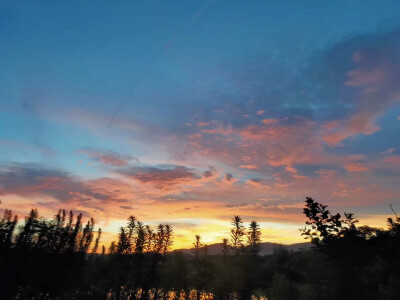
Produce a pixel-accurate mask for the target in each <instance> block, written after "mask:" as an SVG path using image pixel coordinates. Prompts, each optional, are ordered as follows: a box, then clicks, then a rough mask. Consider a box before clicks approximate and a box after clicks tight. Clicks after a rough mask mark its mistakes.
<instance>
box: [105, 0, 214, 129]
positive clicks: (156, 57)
mask: <svg viewBox="0 0 400 300" xmlns="http://www.w3.org/2000/svg"><path fill="white" fill-rule="evenodd" d="M215 1H216V0H209V1H207V2H206V4H205V5H204V6H202V7H201V8H200V9H198V10H197V11H196V12H195V13H194V14H193V16H192V17H191V18H190V20H189V21H188V22H186V24H185V25H184V26H182V29H181V30H179V31H178V32H177V33H175V34H174V35H172V37H171V38H170V39H169V40H168V42H167V43H165V45H164V46H163V47H162V48H161V50H160V52H158V53H157V54H156V55H154V57H153V59H152V60H151V61H150V63H149V64H148V65H147V66H146V68H145V69H144V71H143V73H142V74H140V76H139V77H138V78H137V79H136V80H135V81H134V82H133V84H132V86H131V88H130V89H129V90H128V92H127V93H126V95H125V96H124V97H123V99H122V100H121V101H120V103H119V105H118V107H117V109H116V110H115V111H114V114H113V116H112V118H111V120H110V122H109V123H108V128H111V126H112V125H113V123H114V121H115V119H116V117H117V115H118V113H119V111H120V110H121V108H122V107H123V106H124V104H125V102H126V100H127V99H128V97H129V96H130V95H131V94H132V93H133V92H134V91H135V89H136V88H137V87H138V86H139V85H140V83H141V82H142V81H143V80H144V79H145V78H146V76H147V75H148V74H149V73H150V71H151V69H152V68H153V67H154V65H155V64H156V62H157V61H158V60H159V58H160V57H161V56H162V55H163V54H164V53H165V52H167V51H168V50H169V49H170V48H171V47H172V45H173V44H174V43H175V42H176V40H177V39H178V38H179V36H180V35H181V33H182V31H183V30H184V29H186V28H188V27H190V26H191V25H193V23H194V22H195V21H196V20H197V19H198V18H200V17H201V16H202V15H203V14H204V13H205V12H206V11H207V9H208V8H209V7H210V6H211V5H212V4H213V3H214V2H215Z"/></svg>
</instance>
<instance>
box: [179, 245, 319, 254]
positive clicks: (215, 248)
mask: <svg viewBox="0 0 400 300" xmlns="http://www.w3.org/2000/svg"><path fill="white" fill-rule="evenodd" d="M260 246H261V250H260V253H259V254H260V255H270V254H272V253H273V252H274V250H275V249H277V248H279V247H283V248H284V249H286V250H288V251H299V250H301V249H308V248H310V247H312V244H311V243H310V242H305V243H296V244H291V245H283V244H278V243H261V244H260ZM174 251H180V252H182V253H184V254H190V255H193V254H194V253H193V249H176V250H174ZM221 252H222V243H216V244H210V245H208V254H210V255H216V254H221Z"/></svg>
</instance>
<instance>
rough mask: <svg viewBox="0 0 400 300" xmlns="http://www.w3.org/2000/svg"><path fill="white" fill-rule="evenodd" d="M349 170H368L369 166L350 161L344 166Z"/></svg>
mask: <svg viewBox="0 0 400 300" xmlns="http://www.w3.org/2000/svg"><path fill="white" fill-rule="evenodd" d="M344 168H345V169H346V170H347V172H364V171H368V168H367V166H366V165H365V164H363V163H349V164H346V165H345V166H344Z"/></svg>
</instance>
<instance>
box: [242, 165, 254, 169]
mask: <svg viewBox="0 0 400 300" xmlns="http://www.w3.org/2000/svg"><path fill="white" fill-rule="evenodd" d="M239 169H247V170H256V169H258V167H257V166H256V165H240V166H239Z"/></svg>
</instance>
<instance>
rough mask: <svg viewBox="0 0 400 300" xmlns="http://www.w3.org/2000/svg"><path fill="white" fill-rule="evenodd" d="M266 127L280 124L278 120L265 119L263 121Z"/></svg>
mask: <svg viewBox="0 0 400 300" xmlns="http://www.w3.org/2000/svg"><path fill="white" fill-rule="evenodd" d="M261 122H262V123H263V124H265V125H270V124H276V123H278V120H277V119H264V120H262V121H261Z"/></svg>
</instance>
